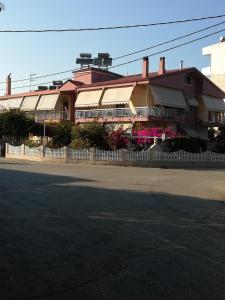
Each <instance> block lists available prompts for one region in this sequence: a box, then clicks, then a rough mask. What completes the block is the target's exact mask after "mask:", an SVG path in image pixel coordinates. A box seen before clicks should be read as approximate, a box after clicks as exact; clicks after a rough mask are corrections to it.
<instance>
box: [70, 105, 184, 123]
mask: <svg viewBox="0 0 225 300" xmlns="http://www.w3.org/2000/svg"><path fill="white" fill-rule="evenodd" d="M135 110H136V113H132V111H131V110H130V108H111V109H92V110H77V111H76V112H75V120H76V123H82V122H90V121H92V120H94V119H95V120H98V121H105V122H113V121H114V122H116V121H125V122H126V121H132V120H133V121H148V120H151V119H153V120H154V119H155V120H157V119H164V120H176V121H182V120H184V118H185V116H184V112H182V111H179V110H175V109H164V108H159V107H136V108H135Z"/></svg>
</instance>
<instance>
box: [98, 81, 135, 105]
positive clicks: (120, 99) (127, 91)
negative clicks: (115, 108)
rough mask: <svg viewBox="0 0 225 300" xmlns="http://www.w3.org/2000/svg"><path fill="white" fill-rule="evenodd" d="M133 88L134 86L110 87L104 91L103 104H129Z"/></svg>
mask: <svg viewBox="0 0 225 300" xmlns="http://www.w3.org/2000/svg"><path fill="white" fill-rule="evenodd" d="M133 90H134V87H133V86H126V87H118V88H108V89H106V90H105V92H104V95H103V98H102V105H115V104H128V103H129V101H130V99H131V95H132V92H133Z"/></svg>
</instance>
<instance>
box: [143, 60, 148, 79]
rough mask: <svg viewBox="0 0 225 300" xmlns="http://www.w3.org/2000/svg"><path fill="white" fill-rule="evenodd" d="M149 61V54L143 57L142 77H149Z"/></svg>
mask: <svg viewBox="0 0 225 300" xmlns="http://www.w3.org/2000/svg"><path fill="white" fill-rule="evenodd" d="M148 68H149V61H148V56H145V57H143V67H142V78H146V77H148V72H149V70H148Z"/></svg>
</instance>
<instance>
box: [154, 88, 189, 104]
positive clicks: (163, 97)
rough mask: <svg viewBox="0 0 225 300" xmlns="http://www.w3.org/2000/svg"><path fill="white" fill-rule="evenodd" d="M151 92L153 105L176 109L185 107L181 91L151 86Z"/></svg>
mask: <svg viewBox="0 0 225 300" xmlns="http://www.w3.org/2000/svg"><path fill="white" fill-rule="evenodd" d="M151 91H152V95H153V99H154V103H155V104H158V105H162V106H169V107H177V108H186V107H187V104H186V101H185V98H184V94H183V92H182V91H181V90H176V89H171V88H166V87H161V86H156V85H152V86H151Z"/></svg>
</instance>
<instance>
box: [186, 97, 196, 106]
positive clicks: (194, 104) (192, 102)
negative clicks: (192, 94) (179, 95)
mask: <svg viewBox="0 0 225 300" xmlns="http://www.w3.org/2000/svg"><path fill="white" fill-rule="evenodd" d="M187 102H188V104H189V105H190V106H198V100H197V99H195V98H191V99H187Z"/></svg>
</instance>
